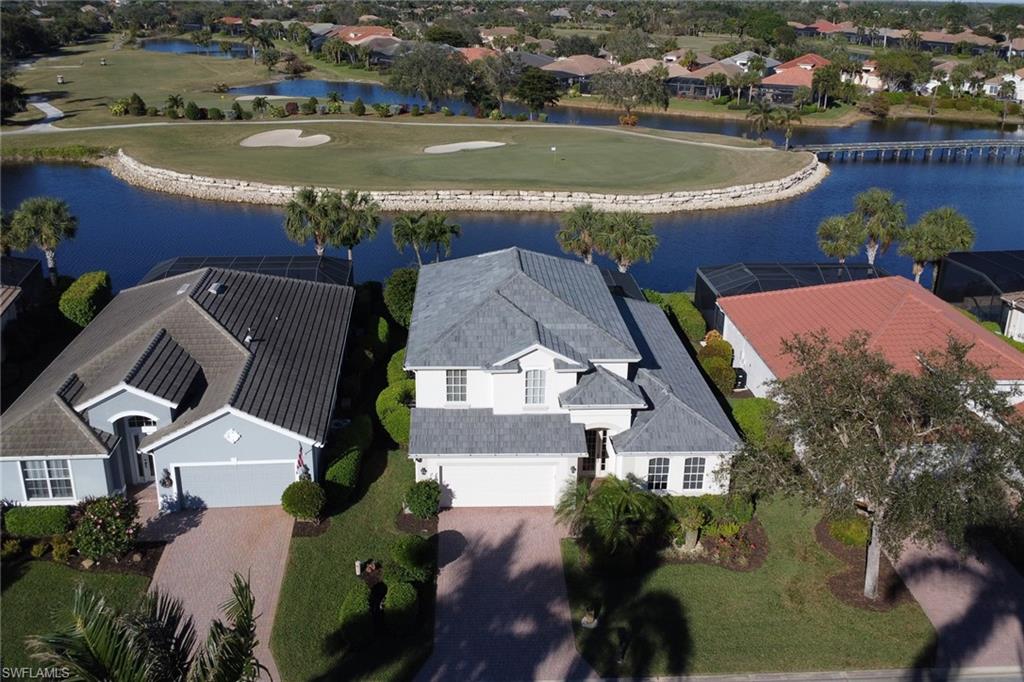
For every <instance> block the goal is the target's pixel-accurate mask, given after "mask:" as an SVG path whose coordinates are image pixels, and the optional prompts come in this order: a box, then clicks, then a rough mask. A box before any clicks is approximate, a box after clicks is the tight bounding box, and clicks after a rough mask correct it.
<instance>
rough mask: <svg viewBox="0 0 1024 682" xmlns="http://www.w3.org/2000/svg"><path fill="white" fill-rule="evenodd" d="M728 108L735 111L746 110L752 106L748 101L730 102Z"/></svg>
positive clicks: (726, 106)
mask: <svg viewBox="0 0 1024 682" xmlns="http://www.w3.org/2000/svg"><path fill="white" fill-rule="evenodd" d="M725 108H726V109H732V110H733V111H746V110H747V109H749V108H750V104H748V103H746V102H729V103H728V104H727V105H725Z"/></svg>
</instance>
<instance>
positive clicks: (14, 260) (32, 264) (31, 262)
mask: <svg viewBox="0 0 1024 682" xmlns="http://www.w3.org/2000/svg"><path fill="white" fill-rule="evenodd" d="M33 273H34V275H35V276H36V277H42V265H40V263H39V261H38V260H37V259H35V258H21V257H19V256H0V284H2V285H3V286H9V287H20V286H21V285H22V283H23V282H24V281H25V280H26V279H28V278H29V276H30V275H33Z"/></svg>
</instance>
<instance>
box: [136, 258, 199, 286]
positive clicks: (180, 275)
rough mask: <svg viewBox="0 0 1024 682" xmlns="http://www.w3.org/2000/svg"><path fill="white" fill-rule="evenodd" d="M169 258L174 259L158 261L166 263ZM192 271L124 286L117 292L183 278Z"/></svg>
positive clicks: (192, 271)
mask: <svg viewBox="0 0 1024 682" xmlns="http://www.w3.org/2000/svg"><path fill="white" fill-rule="evenodd" d="M169 260H174V259H173V258H166V259H164V260H162V261H160V263H166V262H167V261H169ZM160 263H157V265H160ZM153 267H156V265H154V266H153ZM151 269H152V268H151ZM194 272H195V270H189V271H188V272H183V273H181V274H178V275H171V276H170V277H162V278H160V279H154V280H153V281H152V282H145V283H144V284H135V285H133V286H130V287H125V288H124V289H121V291H119V292H118V294H122V293H124V292H126V291H137V290H139V289H144V288H146V287H151V286H153V285H154V284H164V283H167V282H170V281H173V280H176V279H178V278H184V277H185V276H186V275H191V274H192V273H194Z"/></svg>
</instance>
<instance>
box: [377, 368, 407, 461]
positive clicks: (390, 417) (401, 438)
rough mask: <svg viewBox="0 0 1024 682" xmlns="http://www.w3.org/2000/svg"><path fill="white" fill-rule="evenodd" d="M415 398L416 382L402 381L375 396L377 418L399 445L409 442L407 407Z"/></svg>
mask: <svg viewBox="0 0 1024 682" xmlns="http://www.w3.org/2000/svg"><path fill="white" fill-rule="evenodd" d="M415 397H416V382H415V381H414V380H412V379H404V380H402V381H399V382H397V383H394V384H391V385H390V386H388V387H387V388H385V389H384V390H383V391H381V392H380V395H378V396H377V404H376V408H377V417H379V418H380V423H381V426H383V427H384V430H385V431H387V432H388V435H389V436H391V438H392V440H394V441H395V442H396V443H398V444H400V445H405V444H407V443H408V442H409V419H410V413H409V405H410V404H411V403H412V401H413V400H414V399H415Z"/></svg>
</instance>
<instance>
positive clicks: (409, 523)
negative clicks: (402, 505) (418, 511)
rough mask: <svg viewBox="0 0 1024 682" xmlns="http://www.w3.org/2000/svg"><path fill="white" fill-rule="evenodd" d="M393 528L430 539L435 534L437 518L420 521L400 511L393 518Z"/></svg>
mask: <svg viewBox="0 0 1024 682" xmlns="http://www.w3.org/2000/svg"><path fill="white" fill-rule="evenodd" d="M395 528H397V529H398V530H400V531H402V532H403V533H411V534H412V535H421V536H423V537H430V536H432V535H436V534H437V517H436V516H435V517H433V518H430V519H421V518H419V517H418V516H414V515H412V514H410V513H409V512H407V511H405V510H402V511H401V512H399V513H398V516H396V517H395Z"/></svg>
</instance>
